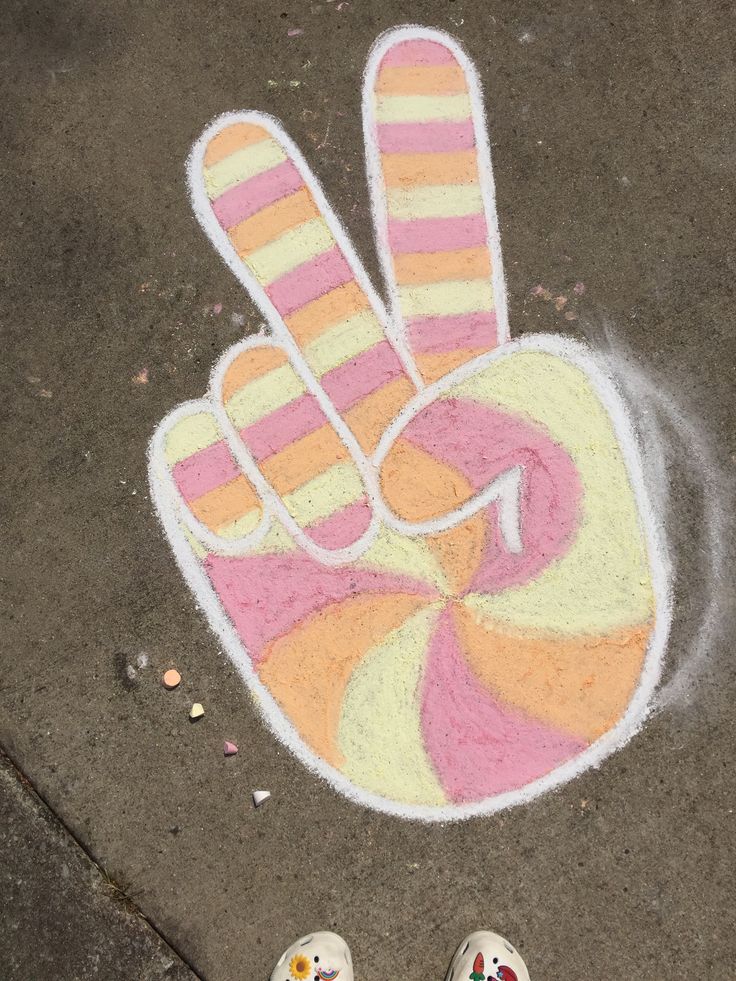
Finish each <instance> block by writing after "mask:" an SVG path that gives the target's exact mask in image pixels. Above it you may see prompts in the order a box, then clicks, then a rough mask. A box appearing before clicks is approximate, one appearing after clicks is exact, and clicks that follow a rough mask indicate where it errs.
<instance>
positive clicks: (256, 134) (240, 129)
mask: <svg viewBox="0 0 736 981" xmlns="http://www.w3.org/2000/svg"><path fill="white" fill-rule="evenodd" d="M269 137H270V133H268V132H267V131H266V130H265V129H263V127H262V126H255V125H254V124H253V123H234V124H233V125H232V126H228V127H227V128H226V129H223V130H221V131H220V132H219V133H218V134H217V135H216V136H213V137H212V139H211V140H210V142H209V143H208V144H207V149H206V150H205V154H204V165H205V167H214V165H215V164H216V163H219V162H220V161H221V160H224V159H225V157H229V156H230V154H231V153H235V152H236V151H238V150H242V149H243V148H244V147H246V146H250V145H251V144H252V143H260V142H261V141H262V140H266V139H268V138H269Z"/></svg>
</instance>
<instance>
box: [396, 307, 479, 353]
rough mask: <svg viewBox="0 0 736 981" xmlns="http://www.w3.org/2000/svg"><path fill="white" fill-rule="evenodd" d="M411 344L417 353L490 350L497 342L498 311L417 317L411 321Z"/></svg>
mask: <svg viewBox="0 0 736 981" xmlns="http://www.w3.org/2000/svg"><path fill="white" fill-rule="evenodd" d="M409 344H410V346H411V349H412V350H413V351H414V352H415V353H416V354H442V353H444V352H446V351H457V350H458V349H459V348H469V349H470V348H484V349H485V350H486V351H491V350H492V349H493V348H494V347H495V346H496V344H497V333H496V314H495V313H493V312H492V311H491V312H485V311H484V312H479V313H461V314H455V315H448V316H444V317H414V318H413V319H411V320H410V321H409Z"/></svg>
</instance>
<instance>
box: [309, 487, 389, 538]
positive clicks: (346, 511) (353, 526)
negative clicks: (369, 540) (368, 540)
mask: <svg viewBox="0 0 736 981" xmlns="http://www.w3.org/2000/svg"><path fill="white" fill-rule="evenodd" d="M372 515H373V509H372V508H371V506H370V504H369V503H368V499H367V498H365V497H363V498H361V499H360V500H359V501H355V502H354V503H353V504H348V506H347V507H344V508H341V509H340V510H339V511H336V512H335V513H334V514H331V515H330V516H329V518H325V519H324V520H323V521H319V522H317V523H316V524H313V525H310V526H309V527H308V528H307V534H308V535H309V537H310V538H311V539H312V541H313V542H315V543H316V544H317V545H320V546H321V547H322V548H326V549H329V550H334V549H338V548H345V547H346V546H348V545H352V544H353V542H356V541H357V540H358V539H359V538H360V536H361V535H362V534H363V533H364V532H365V531H366V530H367V528H368V525H369V524H370V523H371V517H372Z"/></svg>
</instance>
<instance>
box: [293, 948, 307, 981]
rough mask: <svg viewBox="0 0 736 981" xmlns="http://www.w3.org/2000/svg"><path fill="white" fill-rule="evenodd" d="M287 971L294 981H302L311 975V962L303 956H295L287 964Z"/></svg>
mask: <svg viewBox="0 0 736 981" xmlns="http://www.w3.org/2000/svg"><path fill="white" fill-rule="evenodd" d="M289 971H290V972H291V976H292V978H295V979H296V981H304V979H305V978H308V977H309V976H310V974H311V973H312V962H311V960H310V959H309V958H308V957H306V956H305V955H304V954H295V955H294V956H293V957H292V958H291V960H290V962H289Z"/></svg>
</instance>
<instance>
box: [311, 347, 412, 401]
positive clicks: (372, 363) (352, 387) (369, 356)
mask: <svg viewBox="0 0 736 981" xmlns="http://www.w3.org/2000/svg"><path fill="white" fill-rule="evenodd" d="M403 373H404V368H403V366H402V364H401V361H399V357H398V355H397V354H396V351H394V349H393V348H392V347H391V345H390V344H389V342H388V341H380V343H378V344H375V345H374V346H373V347H371V348H369V349H368V350H367V351H364V352H363V353H362V354H360V355H358V357H357V358H353V360H352V361H348V362H346V363H345V364H341V365H339V367H337V368H333V369H332V371H328V372H327V374H326V375H323V376H322V378H321V382H322V388H323V389H324V390H325V392H327V395H328V397H329V398H330V400H331V401H332V403H333V405H334V406H335V408H336V409H337V411H338V412H345V410H346V409H349V408H350V406H351V405H355V404H356V402H359V401H360V400H361V399H362V398H365V396H366V395H370V394H371V392H375V391H376V390H377V389H379V388H380V387H381V386H382V385H385V384H386V382H389V381H391V380H392V379H394V378H399V377H400V376H401V375H402V374H403Z"/></svg>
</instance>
